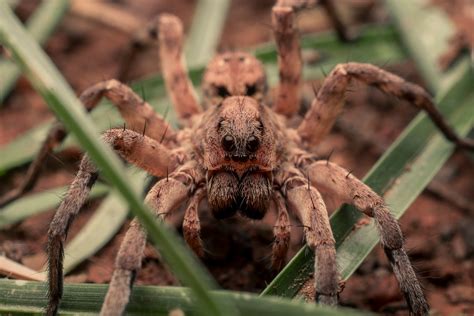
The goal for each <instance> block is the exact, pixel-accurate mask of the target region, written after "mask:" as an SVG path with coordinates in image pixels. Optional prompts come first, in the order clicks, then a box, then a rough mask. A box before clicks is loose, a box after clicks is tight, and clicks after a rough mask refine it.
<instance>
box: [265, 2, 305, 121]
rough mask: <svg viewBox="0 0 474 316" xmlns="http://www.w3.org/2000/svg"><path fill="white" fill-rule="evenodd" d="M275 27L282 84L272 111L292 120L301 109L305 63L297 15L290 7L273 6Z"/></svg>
mask: <svg viewBox="0 0 474 316" xmlns="http://www.w3.org/2000/svg"><path fill="white" fill-rule="evenodd" d="M272 24H273V32H274V35H275V41H276V44H277V50H278V68H279V75H280V84H279V86H278V90H277V95H276V100H275V101H274V105H273V109H274V110H275V111H276V112H277V113H281V114H283V115H285V116H288V117H291V116H292V115H294V114H295V113H296V112H298V109H299V107H300V88H301V71H302V60H301V50H300V41H299V34H298V30H297V29H296V25H295V13H294V12H293V9H292V8H291V7H289V6H278V5H276V6H274V7H273V10H272Z"/></svg>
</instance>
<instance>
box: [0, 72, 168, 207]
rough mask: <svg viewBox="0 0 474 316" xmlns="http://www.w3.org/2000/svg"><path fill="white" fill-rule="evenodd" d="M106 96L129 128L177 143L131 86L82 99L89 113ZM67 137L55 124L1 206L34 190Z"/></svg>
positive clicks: (110, 83)
mask: <svg viewBox="0 0 474 316" xmlns="http://www.w3.org/2000/svg"><path fill="white" fill-rule="evenodd" d="M102 97H105V98H107V99H109V100H110V101H111V103H112V104H113V105H115V106H116V107H117V108H118V110H119V111H120V114H121V115H122V117H123V118H124V120H125V122H126V124H127V128H128V129H131V130H134V131H136V132H140V133H144V134H145V135H147V136H149V137H151V138H153V139H155V140H158V141H160V142H162V141H163V142H164V143H170V142H172V143H173V142H175V141H176V139H175V138H176V132H175V131H174V130H173V129H172V128H171V127H170V126H169V124H168V123H167V122H166V121H165V120H164V119H163V118H162V117H161V116H160V115H159V114H157V113H155V112H154V110H153V108H152V107H151V106H150V105H149V104H148V103H146V102H145V101H143V100H142V99H141V98H140V97H139V96H138V95H137V94H136V93H135V92H133V90H132V89H130V87H128V86H127V85H124V84H122V83H121V82H119V81H117V80H106V81H102V82H99V83H97V84H95V85H93V86H91V87H89V88H88V89H86V90H85V91H84V92H83V93H82V94H81V95H80V97H79V98H80V100H81V102H82V103H83V104H84V107H85V108H86V110H87V111H88V112H89V111H91V110H92V109H94V108H95V107H96V105H97V104H98V103H99V101H100V100H101V99H102ZM66 136H67V131H66V128H65V127H64V125H62V124H61V123H59V122H57V123H55V124H54V125H53V127H52V128H51V129H50V130H49V132H48V134H47V136H46V139H45V140H44V142H43V144H42V145H41V148H40V150H39V152H38V154H37V155H36V157H35V159H34V160H33V162H32V163H31V165H30V166H29V168H28V171H27V173H26V178H25V179H24V181H23V183H22V184H21V186H20V187H19V188H18V189H15V190H14V191H11V192H9V193H7V194H6V195H5V196H3V197H2V198H0V207H2V206H4V205H6V204H8V203H10V202H12V201H14V200H16V199H17V198H19V197H20V196H22V195H23V194H25V193H26V192H28V191H30V190H31V189H32V188H33V186H34V184H35V183H36V180H37V178H38V175H39V173H40V171H41V167H42V165H43V163H44V160H45V159H46V158H47V156H48V155H49V154H50V153H51V152H52V151H53V150H54V149H55V148H56V147H58V146H59V145H60V144H61V143H62V142H63V141H64V139H65V138H66Z"/></svg>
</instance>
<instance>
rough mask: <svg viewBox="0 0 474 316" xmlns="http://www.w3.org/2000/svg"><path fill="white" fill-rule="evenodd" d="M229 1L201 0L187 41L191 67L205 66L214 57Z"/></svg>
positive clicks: (187, 54) (187, 55)
mask: <svg viewBox="0 0 474 316" xmlns="http://www.w3.org/2000/svg"><path fill="white" fill-rule="evenodd" d="M229 7H230V1H229V0H199V1H198V3H197V5H196V9H195V10H194V17H193V21H192V23H191V28H190V32H189V35H188V39H187V40H186V48H185V56H186V62H187V64H188V66H189V67H193V66H198V65H204V64H206V63H207V62H208V61H209V59H210V58H211V57H212V56H213V55H214V52H215V51H216V48H217V45H218V44H219V40H220V38H221V33H222V30H223V29H224V24H225V21H226V17H227V12H228V11H229Z"/></svg>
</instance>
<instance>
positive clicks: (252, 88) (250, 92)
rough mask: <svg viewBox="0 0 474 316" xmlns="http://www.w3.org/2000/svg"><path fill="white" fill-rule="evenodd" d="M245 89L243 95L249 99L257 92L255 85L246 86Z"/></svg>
mask: <svg viewBox="0 0 474 316" xmlns="http://www.w3.org/2000/svg"><path fill="white" fill-rule="evenodd" d="M246 88H247V91H246V92H245V95H247V96H249V97H251V96H253V95H254V94H255V93H256V92H257V85H254V84H252V85H247V86H246Z"/></svg>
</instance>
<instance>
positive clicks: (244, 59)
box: [202, 52, 267, 108]
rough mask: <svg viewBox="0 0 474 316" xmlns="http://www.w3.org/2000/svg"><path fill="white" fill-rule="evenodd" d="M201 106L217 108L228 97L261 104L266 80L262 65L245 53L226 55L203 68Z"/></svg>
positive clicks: (265, 91) (227, 53)
mask: <svg viewBox="0 0 474 316" xmlns="http://www.w3.org/2000/svg"><path fill="white" fill-rule="evenodd" d="M202 91H203V94H204V99H203V106H204V108H207V107H209V106H212V105H216V104H219V103H220V102H222V100H223V99H225V98H226V97H229V96H239V95H241V96H249V97H252V98H254V99H256V100H258V101H263V99H264V97H265V94H266V93H267V78H266V75H265V70H264V69H263V65H262V63H261V62H260V61H259V60H258V59H256V58H255V57H254V56H252V55H250V54H249V53H245V52H225V53H222V54H219V55H217V56H215V57H214V58H213V59H212V60H211V61H210V62H209V64H208V66H207V67H206V71H205V72H204V77H203V81H202Z"/></svg>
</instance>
